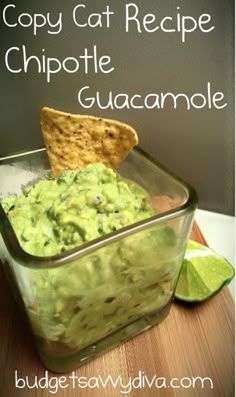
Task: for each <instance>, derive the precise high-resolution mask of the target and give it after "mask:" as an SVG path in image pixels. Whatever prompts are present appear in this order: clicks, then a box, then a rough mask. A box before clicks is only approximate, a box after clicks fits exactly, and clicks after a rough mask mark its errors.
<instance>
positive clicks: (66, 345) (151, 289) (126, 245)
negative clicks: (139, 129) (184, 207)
mask: <svg viewBox="0 0 236 397" xmlns="http://www.w3.org/2000/svg"><path fill="white" fill-rule="evenodd" d="M2 205H3V207H4V209H5V211H6V213H7V215H8V217H9V219H10V222H11V224H12V226H13V228H14V230H15V232H16V235H17V237H18V239H19V241H20V244H21V245H22V247H23V248H24V250H25V251H27V252H29V253H30V254H33V255H39V256H47V255H55V254H60V253H63V252H64V251H67V250H70V249H73V248H75V247H77V246H80V245H81V244H83V243H84V242H87V241H91V240H93V239H96V238H97V237H100V236H103V235H105V234H107V233H110V232H113V231H115V230H118V229H120V228H122V227H124V226H126V225H129V224H132V223H135V222H137V221H140V220H142V219H145V218H148V217H150V216H152V215H153V214H154V210H153V208H152V206H151V204H150V200H149V197H148V195H147V193H146V192H145V190H144V189H143V188H142V187H141V186H138V185H137V184H136V183H134V182H132V181H130V180H125V179H123V178H121V177H120V176H119V175H118V174H117V173H116V172H115V171H113V170H112V169H110V168H107V167H106V166H105V165H103V164H101V163H97V164H90V165H88V166H86V167H84V168H82V169H80V170H73V171H64V172H63V173H62V174H61V176H60V177H59V178H57V179H52V178H50V177H45V178H43V179H41V180H39V181H38V182H37V183H34V184H32V185H31V186H27V187H25V188H24V189H23V194H22V195H21V196H19V197H14V196H9V197H6V198H4V199H3V200H2ZM181 255H182V254H181ZM181 255H180V253H179V247H178V244H177V240H176V235H175V232H174V230H173V228H172V227H169V226H163V225H161V224H160V225H159V224H157V225H155V226H154V227H152V228H148V229H147V230H143V231H140V232H138V233H136V234H134V235H129V236H127V237H125V238H122V239H120V240H117V241H115V242H113V243H109V244H108V245H106V246H104V247H102V248H100V249H97V250H96V251H94V252H92V253H90V254H89V255H88V254H87V255H86V256H84V257H81V258H80V259H77V260H75V261H73V262H72V261H71V262H69V263H68V264H66V265H63V266H58V267H56V268H49V267H48V268H45V269H42V268H40V269H31V268H27V267H23V266H17V267H15V268H14V273H15V277H16V278H17V283H18V285H19V287H20V290H21V295H22V297H23V300H24V304H25V307H26V310H27V314H28V317H29V319H30V322H31V326H32V328H33V331H34V334H35V335H36V337H37V340H38V341H39V345H40V348H39V351H40V352H41V354H43V356H44V361H46V362H47V363H48V367H49V368H50V366H51V361H50V360H52V362H53V363H54V364H55V357H59V358H58V360H61V362H62V363H63V360H64V358H65V357H67V358H68V357H70V354H71V357H72V356H74V354H77V353H78V354H79V352H81V351H82V350H83V349H85V348H87V347H88V348H89V346H92V351H93V354H95V352H96V346H95V345H96V343H100V342H99V341H102V340H103V339H106V337H107V336H108V335H113V334H114V335H115V332H120V331H119V330H121V329H123V331H122V332H123V334H122V338H123V339H124V338H125V337H128V336H130V335H133V334H134V331H132V332H131V331H130V329H129V324H135V322H137V321H139V320H140V321H146V323H147V325H148V324H149V326H150V324H152V322H153V323H154V319H155V322H158V321H159V320H157V318H159V317H160V315H161V313H162V312H163V310H164V309H165V308H166V307H169V304H170V301H171V298H172V296H173V292H174V287H175V284H176V280H177V276H178V273H179V269H180V265H181V260H182V257H181ZM148 316H149V317H148ZM152 316H153V317H152ZM158 316H159V317H158ZM145 318H146V320H142V319H145ZM146 323H145V324H146ZM126 327H127V328H126ZM143 327H144V326H143V325H142V329H143ZM135 332H136V331H135ZM125 333H126V334H125ZM117 335H118V334H117ZM119 335H120V334H119ZM119 340H121V336H117V339H116V343H118V342H119ZM113 342H114V341H113ZM113 344H114V343H113ZM94 346H95V347H94ZM42 351H43V353H42ZM53 360H54V361H53ZM54 364H53V365H52V367H53V366H54ZM61 365H62V366H61V367H60V368H62V367H63V364H61ZM72 367H73V366H72V365H71V368H72Z"/></svg>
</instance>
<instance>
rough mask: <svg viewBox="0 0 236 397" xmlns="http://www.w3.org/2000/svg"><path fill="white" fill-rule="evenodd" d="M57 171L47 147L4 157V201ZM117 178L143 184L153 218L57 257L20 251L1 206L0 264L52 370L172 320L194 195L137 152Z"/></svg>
mask: <svg viewBox="0 0 236 397" xmlns="http://www.w3.org/2000/svg"><path fill="white" fill-rule="evenodd" d="M49 170H50V166H49V162H48V159H47V154H46V151H45V149H40V150H35V151H31V152H25V153H21V154H18V155H15V156H9V157H5V158H2V159H0V194H1V196H5V195H7V194H10V193H16V194H19V193H20V192H21V188H22V185H27V184H29V183H31V182H32V180H37V179H38V178H40V177H42V176H43V175H45V174H47V173H48V172H49ZM118 172H119V173H120V174H121V175H122V176H123V177H125V178H128V179H131V180H133V181H135V182H137V183H138V184H139V185H141V186H143V188H144V189H146V191H147V192H148V194H149V196H150V200H151V202H152V205H153V207H154V209H155V215H153V216H151V217H149V218H148V219H144V220H142V221H140V222H138V223H135V224H132V225H130V226H127V227H124V228H122V229H120V230H118V231H115V232H112V233H110V234H107V235H105V236H103V237H100V238H98V239H96V240H93V241H90V242H88V243H85V244H83V245H81V246H79V247H78V248H76V249H73V250H71V251H68V252H66V253H63V254H60V255H56V256H52V257H36V256H32V255H30V254H28V253H26V252H25V251H24V250H23V249H22V248H21V246H20V244H19V242H18V240H17V238H16V235H15V233H14V231H13V229H12V227H11V225H10V223H9V221H8V218H7V216H6V214H5V212H4V210H3V208H2V206H1V205H0V232H1V235H0V259H1V261H2V264H3V266H4V267H5V270H6V273H7V276H8V278H9V280H10V282H11V286H12V290H13V293H14V294H15V296H16V298H17V300H18V301H19V303H20V304H21V305H22V306H23V308H24V311H25V313H26V315H27V317H28V320H29V323H30V326H31V328H32V331H33V334H34V336H35V340H36V345H37V349H38V352H39V355H40V357H41V360H42V362H43V363H44V365H45V366H46V367H47V368H48V369H50V370H53V371H55V372H66V371H70V370H72V369H75V368H76V367H79V366H80V365H81V364H83V363H84V362H87V361H89V360H91V359H92V358H93V357H96V356H97V355H98V354H101V353H102V352H104V351H106V350H108V349H110V348H112V347H114V346H116V345H117V344H119V343H120V342H121V341H124V340H127V339H128V338H130V337H133V336H134V335H137V334H139V333H140V332H142V331H144V330H146V329H148V328H150V327H151V326H153V325H155V324H157V323H159V322H160V321H161V320H163V319H164V318H165V317H166V316H167V315H168V313H169V310H170V307H171V303H172V299H173V295H174V291H175V287H176V283H177V279H178V275H179V272H180V268H181V264H182V261H183V257H184V254H185V249H186V244H187V241H188V238H189V234H190V231H191V225H192V221H193V216H194V211H195V209H196V206H197V197H196V194H195V192H194V190H193V189H192V188H191V187H190V186H188V185H187V184H185V183H184V182H183V181H181V180H180V179H179V178H177V177H175V176H173V175H172V174H171V173H170V172H169V171H168V170H166V169H165V168H164V167H162V166H161V165H160V164H158V163H156V162H154V161H153V160H152V159H150V158H149V156H147V154H145V153H144V152H143V151H142V150H141V149H135V150H133V151H132V152H131V153H130V154H129V156H128V157H127V158H126V159H125V161H124V162H123V163H122V164H121V166H120V168H119V169H118Z"/></svg>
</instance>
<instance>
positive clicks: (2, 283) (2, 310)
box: [0, 224, 234, 397]
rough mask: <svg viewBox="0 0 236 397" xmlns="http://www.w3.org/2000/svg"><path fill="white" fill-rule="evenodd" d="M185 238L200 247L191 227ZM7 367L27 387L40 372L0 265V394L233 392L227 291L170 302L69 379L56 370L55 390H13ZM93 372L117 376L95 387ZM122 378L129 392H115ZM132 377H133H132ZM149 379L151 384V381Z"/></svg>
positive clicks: (71, 396) (201, 395) (175, 396)
mask: <svg viewBox="0 0 236 397" xmlns="http://www.w3.org/2000/svg"><path fill="white" fill-rule="evenodd" d="M191 237H192V239H195V240H197V241H199V242H202V243H205V244H206V241H205V240H204V238H203V236H202V234H201V232H200V230H199V229H198V227H197V225H196V224H195V225H194V227H193V231H192V236H191ZM15 371H17V374H18V377H22V378H23V379H24V380H26V377H28V379H29V382H30V384H29V385H31V386H32V385H33V382H34V378H35V376H36V377H37V379H38V380H40V379H41V378H43V377H44V376H45V368H44V367H43V366H42V364H41V363H40V361H39V359H38V356H37V354H36V352H35V349H34V344H33V340H32V337H31V334H30V332H29V329H28V326H27V324H26V323H25V321H24V319H23V318H22V316H21V314H20V313H19V312H18V309H17V306H16V304H15V302H14V300H13V298H12V295H11V292H10V290H9V287H8V285H7V283H6V279H5V275H4V273H3V272H2V270H1V271H0V396H1V397H35V396H37V397H46V396H53V395H55V396H56V397H79V396H83V397H101V396H104V397H114V396H122V395H128V396H131V397H149V396H150V397H157V396H161V397H162V396H163V397H165V396H167V397H182V396H183V397H185V396H186V397H193V396H196V397H233V396H234V302H233V298H232V296H231V294H230V292H229V290H228V288H225V289H224V290H223V291H221V292H220V293H219V294H218V295H216V296H215V297H213V298H211V299H210V300H208V301H206V302H205V303H201V304H191V305H184V304H180V303H177V302H176V303H174V304H173V306H172V309H171V312H170V314H169V316H168V317H167V318H166V319H165V320H164V321H163V322H162V323H161V324H159V325H157V326H155V327H154V328H152V329H151V330H148V331H146V332H144V333H142V334H141V335H139V336H137V337H135V338H133V339H131V340H130V341H128V342H126V343H123V344H122V345H120V346H119V347H117V348H115V349H113V350H112V351H110V352H108V353H106V354H104V355H102V356H101V357H99V358H97V359H96V360H94V361H92V362H90V363H88V364H86V365H84V366H82V367H81V368H79V369H78V370H77V371H75V372H74V376H75V377H74V381H73V379H72V378H69V376H72V375H73V373H70V374H65V375H63V376H65V378H64V380H63V378H61V382H62V383H61V385H62V386H61V387H59V388H58V391H57V393H55V394H52V393H50V392H49V390H50V389H45V388H44V389H43V388H39V389H36V388H32V389H29V388H28V387H25V388H22V389H20V388H16V386H15ZM48 375H49V379H51V377H56V378H54V380H53V379H52V380H51V391H55V386H53V385H55V381H56V380H57V382H59V377H62V375H56V374H54V373H49V374H48ZM99 375H100V376H101V378H102V379H103V381H105V380H106V378H107V376H109V375H110V376H111V377H112V378H113V380H114V381H115V380H116V379H117V378H118V380H119V376H120V381H121V383H118V384H117V386H116V387H112V386H111V385H110V386H109V385H107V386H106V387H105V388H102V387H101V385H100V388H98V387H95V386H98V384H97V380H98V376H99ZM76 377H86V378H87V379H82V378H81V381H82V380H84V381H85V382H87V384H88V381H89V380H90V387H89V386H86V384H85V386H86V388H81V387H78V385H77V383H76V382H77V378H76ZM193 377H195V378H196V377H201V378H202V379H203V378H208V379H205V381H203V384H202V383H201V381H200V379H196V380H195V384H194V380H193ZM129 378H131V379H132V382H133V386H132V390H131V391H130V393H126V394H124V393H123V394H122V391H123V392H124V391H126V392H127V391H128V390H129V386H128V385H129V383H128V381H129ZM134 378H138V379H136V380H135V381H134ZM146 380H148V381H149V384H150V386H149V385H148V383H147V381H146ZM171 380H172V387H170V381H171ZM120 381H119V382H120ZM152 381H153V382H154V383H153V384H152V386H151V382H152ZM52 382H54V383H52ZM122 382H123V386H122ZM155 382H156V384H155ZM19 385H21V384H19ZM22 385H23V384H22ZM63 386H64V388H63ZM92 386H94V388H92ZM125 386H126V387H125ZM165 386H166V387H165ZM168 386H169V387H168ZM173 386H174V387H173ZM202 386H203V387H202Z"/></svg>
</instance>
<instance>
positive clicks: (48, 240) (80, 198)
mask: <svg viewBox="0 0 236 397" xmlns="http://www.w3.org/2000/svg"><path fill="white" fill-rule="evenodd" d="M2 204H3V207H4V209H5V211H6V212H7V214H8V217H9V219H10V221H11V223H12V226H13V228H14V230H15V232H16V234H17V237H18V239H19V241H20V243H21V245H22V247H23V248H24V250H25V251H26V252H28V253H30V254H32V255H38V256H47V255H55V254H59V253H62V252H64V251H67V250H69V249H71V248H74V247H77V246H79V245H80V244H82V243H84V242H86V241H90V240H93V239H95V238H97V237H100V236H102V235H104V234H107V233H110V232H112V231H115V230H117V229H120V228H121V227H124V226H126V225H129V224H132V223H135V222H137V221H139V220H141V219H144V218H147V217H149V216H151V215H152V214H153V213H154V212H153V209H152V207H151V205H150V204H149V203H148V197H147V194H146V192H145V191H144V190H143V189H142V188H141V187H140V186H138V185H137V184H135V183H133V182H130V181H127V180H122V179H121V177H120V176H119V175H118V174H117V173H116V172H114V171H113V170H112V169H110V168H107V167H106V166H105V165H103V164H102V163H96V164H90V165H88V166H86V167H85V168H83V169H80V170H76V171H71V170H67V171H64V172H63V173H62V175H61V176H60V177H59V178H57V179H42V180H40V181H39V182H38V183H36V184H34V185H33V186H31V187H27V188H25V189H24V192H23V195H22V196H20V197H13V196H10V197H8V198H5V199H3V201H2Z"/></svg>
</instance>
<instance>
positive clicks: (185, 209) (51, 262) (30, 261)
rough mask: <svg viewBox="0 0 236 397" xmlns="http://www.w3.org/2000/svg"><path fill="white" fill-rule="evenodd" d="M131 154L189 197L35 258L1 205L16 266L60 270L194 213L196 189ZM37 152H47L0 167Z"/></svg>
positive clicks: (0, 219) (2, 229)
mask: <svg viewBox="0 0 236 397" xmlns="http://www.w3.org/2000/svg"><path fill="white" fill-rule="evenodd" d="M132 151H133V152H136V153H138V154H139V155H141V156H143V157H144V158H145V159H146V160H147V161H148V162H150V163H151V164H152V165H154V166H156V167H158V168H159V169H160V170H162V171H163V172H165V173H166V174H168V175H169V176H170V177H171V178H172V179H174V180H175V182H177V183H178V184H180V185H181V186H182V188H184V189H185V190H186V192H187V194H188V197H187V200H186V201H185V202H184V203H183V204H182V205H180V206H178V207H176V208H174V209H170V210H168V211H165V212H162V213H160V214H155V215H152V216H151V217H149V218H146V219H143V220H141V221H139V222H136V223H132V224H131V225H128V226H125V227H123V228H120V229H118V230H116V231H114V232H111V233H108V234H105V235H104V236H101V237H98V238H96V239H93V240H91V241H88V242H86V243H83V244H81V245H79V246H78V247H76V248H73V249H71V250H68V251H66V252H63V253H60V254H56V255H53V256H36V255H32V254H29V253H27V252H26V251H25V250H24V249H23V248H22V247H21V245H20V243H19V241H18V239H17V236H16V234H15V231H14V229H13V227H12V226H11V223H10V221H9V219H8V217H7V215H6V213H5V211H4V209H3V207H2V205H1V203H0V233H1V236H2V238H3V241H4V243H5V245H6V247H7V250H8V251H9V254H10V255H11V257H12V258H13V259H14V260H16V261H17V262H18V263H19V264H21V265H23V266H24V267H27V268H34V269H42V268H55V267H60V266H63V265H65V264H67V263H69V262H73V261H75V260H77V259H79V258H81V257H83V256H85V255H87V254H90V253H92V252H94V251H96V250H97V249H99V248H102V247H105V246H106V245H108V244H110V243H113V242H115V241H118V240H119V239H121V238H123V237H126V236H129V235H132V234H135V233H137V232H139V231H142V230H145V229H147V228H149V227H152V226H154V225H157V224H159V223H162V222H164V221H169V220H172V219H174V218H177V217H180V216H182V215H186V214H187V213H190V212H194V210H195V209H196V208H197V204H198V196H197V193H196V191H195V189H194V188H193V187H192V186H191V185H189V184H188V183H186V182H185V181H183V180H182V179H181V178H180V177H178V176H177V175H175V174H174V173H173V172H172V171H170V170H169V169H168V168H167V167H165V166H164V165H163V164H161V163H160V162H159V161H157V160H155V159H153V157H152V156H150V155H149V154H147V153H146V152H145V151H144V150H143V149H141V148H140V147H139V146H137V147H135V148H134V149H133V150H132ZM40 152H46V148H40V149H35V150H28V151H22V152H20V153H18V154H14V155H9V156H5V157H1V158H0V165H1V162H2V161H4V162H5V161H7V160H13V159H17V158H19V157H23V156H27V155H30V154H36V153H40Z"/></svg>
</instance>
